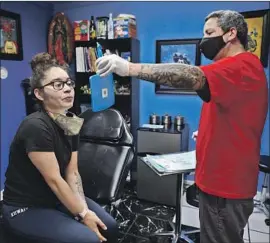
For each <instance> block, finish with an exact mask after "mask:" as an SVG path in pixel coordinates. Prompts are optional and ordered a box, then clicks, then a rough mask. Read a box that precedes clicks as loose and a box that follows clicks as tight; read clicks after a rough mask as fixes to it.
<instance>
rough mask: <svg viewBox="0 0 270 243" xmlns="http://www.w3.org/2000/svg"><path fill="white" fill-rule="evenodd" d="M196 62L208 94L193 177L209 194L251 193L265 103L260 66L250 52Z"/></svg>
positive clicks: (243, 195) (247, 195)
mask: <svg viewBox="0 0 270 243" xmlns="http://www.w3.org/2000/svg"><path fill="white" fill-rule="evenodd" d="M200 68H201V70H202V71H203V72H204V74H205V76H206V78H207V81H208V84H209V89H210V92H211V100H210V102H208V103H204V104H203V107H202V112H201V120H200V125H199V129H198V137H197V142H196V143H197V145H196V156H197V166H196V173H195V182H196V184H197V186H198V187H199V188H200V189H201V190H202V191H204V192H206V193H208V194H211V195H215V196H219V197H223V198H231V199H243V198H253V197H254V196H255V194H256V191H257V182H258V173H259V168H258V167H259V159H260V147H261V135H262V132H263V128H264V124H265V120H266V116H267V107H268V88H267V80H266V76H265V73H264V69H263V67H262V65H261V62H260V60H259V59H258V58H257V57H256V56H255V55H253V54H251V53H249V52H245V53H241V54H238V55H236V56H232V57H227V58H224V59H222V60H219V61H217V62H214V63H213V64H210V65H207V66H201V67H200Z"/></svg>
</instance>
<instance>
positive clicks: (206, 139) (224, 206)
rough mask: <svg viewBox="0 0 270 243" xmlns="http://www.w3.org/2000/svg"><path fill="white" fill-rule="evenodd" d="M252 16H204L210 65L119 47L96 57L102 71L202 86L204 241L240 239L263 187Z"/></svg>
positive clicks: (262, 87)
mask: <svg viewBox="0 0 270 243" xmlns="http://www.w3.org/2000/svg"><path fill="white" fill-rule="evenodd" d="M247 32H248V30H247V24H246V22H245V20H244V18H243V16H242V15H241V14H239V13H237V12H235V11H230V10H226V11H216V12H213V13H211V14H209V15H208V16H207V17H206V19H205V25H204V38H203V39H202V41H201V43H200V49H201V51H202V53H203V54H204V55H205V57H206V58H208V59H211V60H214V62H213V63H212V64H210V65H206V66H200V67H197V66H192V65H186V64H180V63H173V64H135V63H130V62H127V61H126V60H124V59H122V58H120V57H119V56H117V55H110V56H104V57H102V58H100V59H98V60H97V69H98V73H99V74H100V75H101V76H106V75H108V74H109V73H111V72H114V73H116V74H118V75H120V76H133V77H137V78H139V79H142V80H146V81H150V82H154V83H156V84H162V85H167V86H171V87H174V88H179V87H181V88H182V87H185V88H192V89H193V90H196V91H197V93H198V95H199V96H200V97H201V98H202V99H203V101H204V104H203V107H202V112H201V119H200V124H199V133H198V137H197V145H196V153H197V166H196V173H195V175H196V176H195V182H196V184H197V186H198V187H199V189H200V225H201V226H200V227H201V242H202V243H241V242H244V241H243V233H244V227H245V226H246V224H247V222H248V218H249V216H250V215H251V213H252V212H253V197H254V196H255V194H256V191H257V182H258V173H259V170H258V164H259V159H260V147H261V135H262V132H263V128H264V123H265V119H266V115H267V106H268V88H267V80H266V76H265V73H264V69H263V67H262V65H261V62H260V60H259V59H258V58H257V56H255V55H253V54H252V53H250V52H246V51H245V47H246V45H247Z"/></svg>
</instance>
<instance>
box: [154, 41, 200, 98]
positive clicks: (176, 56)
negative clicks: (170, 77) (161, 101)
mask: <svg viewBox="0 0 270 243" xmlns="http://www.w3.org/2000/svg"><path fill="white" fill-rule="evenodd" d="M200 41H201V39H181V40H157V41H156V63H184V64H190V65H200V63H201V52H200V50H199V43H200ZM155 92H156V93H157V94H197V93H196V92H195V91H194V90H191V89H186V88H172V87H168V86H164V85H157V84H156V87H155Z"/></svg>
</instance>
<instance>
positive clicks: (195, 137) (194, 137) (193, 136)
mask: <svg viewBox="0 0 270 243" xmlns="http://www.w3.org/2000/svg"><path fill="white" fill-rule="evenodd" d="M197 137H198V131H196V132H193V133H192V138H193V139H194V141H196V139H197Z"/></svg>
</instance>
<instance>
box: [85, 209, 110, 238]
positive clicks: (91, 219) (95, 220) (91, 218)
mask: <svg viewBox="0 0 270 243" xmlns="http://www.w3.org/2000/svg"><path fill="white" fill-rule="evenodd" d="M82 222H83V223H84V224H85V225H86V226H87V227H88V228H89V229H91V230H92V231H94V232H95V233H96V234H97V236H98V238H99V239H100V242H103V241H107V239H106V238H104V237H103V236H102V235H101V233H100V232H99V229H98V226H100V227H101V228H102V229H103V230H106V229H107V227H106V225H105V224H104V223H103V222H102V221H101V220H100V218H99V217H98V216H97V215H96V214H95V213H94V212H93V211H91V210H89V211H88V213H87V214H86V215H85V217H84V219H83V221H82Z"/></svg>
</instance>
